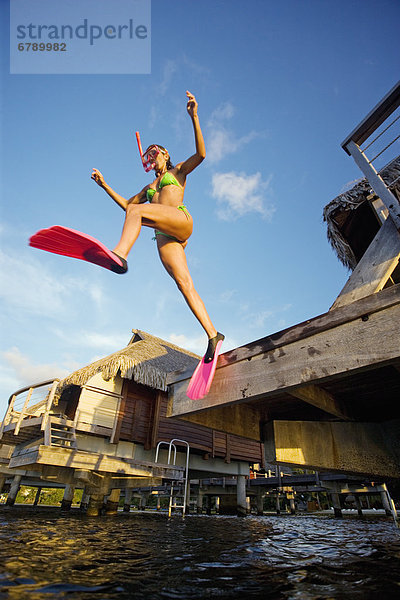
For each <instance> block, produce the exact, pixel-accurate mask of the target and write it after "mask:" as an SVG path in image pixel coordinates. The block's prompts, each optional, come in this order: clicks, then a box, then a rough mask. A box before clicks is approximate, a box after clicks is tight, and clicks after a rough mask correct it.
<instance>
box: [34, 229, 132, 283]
mask: <svg viewBox="0 0 400 600" xmlns="http://www.w3.org/2000/svg"><path fill="white" fill-rule="evenodd" d="M29 245H30V246H32V247H33V248H39V249H40V250H46V251H47V252H53V253H54V254H61V255H63V256H69V257H71V258H79V259H81V260H86V261H87V262H90V263H94V264H95V265H99V266H100V267H104V268H105V269H109V270H110V271H114V273H120V274H122V273H126V272H127V270H128V265H127V263H126V260H125V259H124V258H122V257H121V256H118V254H115V252H112V250H109V249H108V248H107V247H106V246H104V244H102V243H101V242H99V241H98V240H96V238H94V237H92V236H91V235H87V234H86V233H82V232H80V231H75V229H69V228H68V227H62V226H61V225H54V226H53V227H49V228H48V229H41V230H40V231H38V232H37V233H35V235H33V236H32V237H31V238H30V240H29Z"/></svg>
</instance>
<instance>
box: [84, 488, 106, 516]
mask: <svg viewBox="0 0 400 600" xmlns="http://www.w3.org/2000/svg"><path fill="white" fill-rule="evenodd" d="M103 500H104V494H102V493H101V490H91V492H90V497H89V502H88V507H87V511H86V514H87V515H88V517H98V516H99V514H100V512H101V509H102V508H103Z"/></svg>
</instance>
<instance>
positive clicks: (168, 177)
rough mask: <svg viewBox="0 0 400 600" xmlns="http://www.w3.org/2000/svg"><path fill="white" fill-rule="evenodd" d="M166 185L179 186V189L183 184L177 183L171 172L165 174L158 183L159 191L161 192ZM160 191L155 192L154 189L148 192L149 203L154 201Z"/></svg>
mask: <svg viewBox="0 0 400 600" xmlns="http://www.w3.org/2000/svg"><path fill="white" fill-rule="evenodd" d="M166 185H177V186H178V187H180V188H182V186H181V184H180V183H179V182H178V181H177V179H176V177H174V175H173V174H172V173H170V172H169V171H167V172H166V173H164V175H163V176H162V177H161V179H160V181H159V183H158V190H161V189H162V188H163V187H165V186H166ZM158 190H155V189H154V188H148V190H147V191H146V198H147V200H148V201H149V202H151V201H152V199H153V196H154V194H155V193H156V192H157V191H158Z"/></svg>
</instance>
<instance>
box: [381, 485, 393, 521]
mask: <svg viewBox="0 0 400 600" xmlns="http://www.w3.org/2000/svg"><path fill="white" fill-rule="evenodd" d="M381 487H382V488H383V490H382V491H381V492H380V495H381V501H382V505H383V508H384V509H385V513H386V514H387V515H388V516H389V515H392V516H393V518H394V519H396V518H397V511H396V508H395V505H394V502H393V500H392V499H391V497H390V495H389V492H388V490H387V487H386V483H383V484H382V486H381Z"/></svg>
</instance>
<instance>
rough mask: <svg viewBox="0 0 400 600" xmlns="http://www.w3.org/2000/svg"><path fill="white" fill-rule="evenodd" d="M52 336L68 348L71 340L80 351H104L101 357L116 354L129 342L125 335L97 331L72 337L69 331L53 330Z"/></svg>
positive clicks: (81, 332)
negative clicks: (94, 349) (111, 353)
mask: <svg viewBox="0 0 400 600" xmlns="http://www.w3.org/2000/svg"><path fill="white" fill-rule="evenodd" d="M52 331H53V334H54V335H55V336H57V337H58V338H59V339H60V340H62V341H65V342H66V343H68V345H69V346H70V345H71V343H72V342H73V340H75V341H76V344H77V345H79V347H80V349H82V348H85V347H86V348H97V349H99V350H102V351H104V354H103V356H105V355H106V354H107V353H110V352H117V351H118V350H121V349H122V348H125V346H126V345H127V344H128V342H129V338H127V336H126V335H123V334H118V333H111V334H104V333H98V332H97V331H85V330H81V329H80V330H79V332H76V335H74V333H73V332H71V329H68V330H63V329H56V328H55V329H53V330H52Z"/></svg>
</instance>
